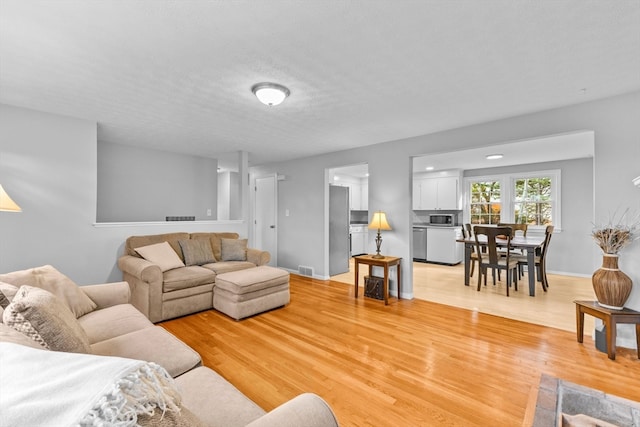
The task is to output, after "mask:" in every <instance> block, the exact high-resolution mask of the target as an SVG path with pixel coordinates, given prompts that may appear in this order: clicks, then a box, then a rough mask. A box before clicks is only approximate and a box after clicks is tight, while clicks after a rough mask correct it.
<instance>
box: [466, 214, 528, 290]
mask: <svg viewBox="0 0 640 427" xmlns="http://www.w3.org/2000/svg"><path fill="white" fill-rule="evenodd" d="M473 232H474V235H475V240H476V254H477V255H478V267H479V268H478V270H479V272H480V274H479V275H478V291H479V290H480V287H481V284H482V276H484V285H485V286H487V270H488V269H489V268H490V269H491V271H492V273H493V284H494V285H495V284H496V274H495V273H496V270H497V271H501V270H505V271H506V273H507V286H506V287H507V296H509V288H510V287H511V283H512V282H513V284H514V289H515V290H516V291H517V290H518V275H517V270H518V261H517V260H515V259H511V255H510V254H509V252H507V253H506V254H505V256H501V255H500V254H499V253H498V242H497V240H496V239H497V238H501V239H504V240H506V244H507V247H509V245H510V244H511V236H512V235H513V230H512V229H511V228H510V227H485V226H479V225H476V226H475V227H473ZM480 236H485V237H486V241H484V240H483V239H480V238H479V237H480ZM483 246H486V248H487V251H486V253H483V252H482V250H481V248H482V247H483Z"/></svg>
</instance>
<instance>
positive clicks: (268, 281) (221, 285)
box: [216, 265, 289, 295]
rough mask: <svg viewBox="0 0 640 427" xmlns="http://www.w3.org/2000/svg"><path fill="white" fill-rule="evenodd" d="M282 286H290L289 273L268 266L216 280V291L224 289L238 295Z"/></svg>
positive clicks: (220, 276)
mask: <svg viewBox="0 0 640 427" xmlns="http://www.w3.org/2000/svg"><path fill="white" fill-rule="evenodd" d="M281 285H286V286H285V287H288V286H289V272H288V271H286V270H282V269H280V268H274V267H269V266H268V265H263V266H261V267H256V268H249V269H247V270H241V271H233V272H230V273H225V274H220V275H218V277H217V279H216V289H224V290H226V291H229V292H231V293H233V294H238V295H239V294H249V293H253V292H257V291H260V290H263V289H270V288H274V287H279V286H281Z"/></svg>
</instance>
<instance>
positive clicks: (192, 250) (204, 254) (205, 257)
mask: <svg viewBox="0 0 640 427" xmlns="http://www.w3.org/2000/svg"><path fill="white" fill-rule="evenodd" d="M178 243H180V248H182V257H183V258H184V263H185V264H186V265H187V266H189V265H202V264H209V263H211V262H216V259H215V258H214V257H213V250H212V249H211V243H209V240H208V239H206V240H205V239H193V240H179V241H178Z"/></svg>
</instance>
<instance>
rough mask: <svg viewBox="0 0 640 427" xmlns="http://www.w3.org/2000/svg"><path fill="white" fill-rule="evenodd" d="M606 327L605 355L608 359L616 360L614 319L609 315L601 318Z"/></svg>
mask: <svg viewBox="0 0 640 427" xmlns="http://www.w3.org/2000/svg"><path fill="white" fill-rule="evenodd" d="M603 321H604V326H605V328H607V355H608V356H609V359H611V360H616V332H617V331H616V321H615V319H613V318H612V317H611V316H607V318H605V319H603Z"/></svg>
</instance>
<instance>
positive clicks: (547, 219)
mask: <svg viewBox="0 0 640 427" xmlns="http://www.w3.org/2000/svg"><path fill="white" fill-rule="evenodd" d="M514 183H515V184H514V185H515V188H514V196H515V197H514V204H513V206H514V211H513V217H514V223H516V224H528V225H543V226H547V225H552V224H553V209H552V199H551V177H548V176H543V177H532V178H516V179H515V180H514Z"/></svg>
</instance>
